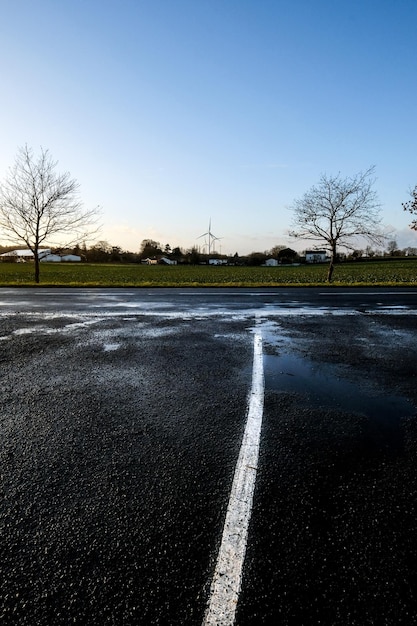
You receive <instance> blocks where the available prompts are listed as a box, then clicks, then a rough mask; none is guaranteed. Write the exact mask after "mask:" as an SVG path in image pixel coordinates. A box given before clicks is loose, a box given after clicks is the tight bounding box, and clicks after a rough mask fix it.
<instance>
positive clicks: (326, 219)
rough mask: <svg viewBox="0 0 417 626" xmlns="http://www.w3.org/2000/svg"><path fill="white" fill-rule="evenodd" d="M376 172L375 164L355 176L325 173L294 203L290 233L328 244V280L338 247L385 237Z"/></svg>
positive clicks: (349, 247)
mask: <svg viewBox="0 0 417 626" xmlns="http://www.w3.org/2000/svg"><path fill="white" fill-rule="evenodd" d="M373 173H374V167H371V168H369V169H368V170H366V171H365V172H360V173H359V174H356V175H355V176H353V177H352V178H341V176H340V174H338V175H337V176H328V175H327V174H324V175H323V176H322V177H321V178H320V180H319V183H318V185H317V186H314V187H312V188H311V189H310V190H309V191H308V192H307V193H305V194H304V196H303V197H302V198H300V199H298V200H295V202H294V205H293V210H294V219H293V228H294V230H293V231H292V232H291V233H290V234H291V236H292V237H295V238H298V239H308V240H311V241H317V242H324V243H325V245H326V248H327V249H328V250H329V252H330V264H329V269H328V273H327V280H328V282H330V281H331V280H332V276H333V271H334V265H335V263H336V260H337V251H338V247H339V246H342V247H344V248H347V249H352V247H353V245H354V242H355V240H357V238H358V237H363V238H365V239H367V240H368V241H370V242H372V243H381V242H382V241H383V240H384V239H385V237H384V235H383V233H382V230H381V226H380V224H381V218H380V205H379V204H378V202H377V196H376V193H375V191H374V190H373V184H374V180H373V179H372V178H371V177H372V175H373Z"/></svg>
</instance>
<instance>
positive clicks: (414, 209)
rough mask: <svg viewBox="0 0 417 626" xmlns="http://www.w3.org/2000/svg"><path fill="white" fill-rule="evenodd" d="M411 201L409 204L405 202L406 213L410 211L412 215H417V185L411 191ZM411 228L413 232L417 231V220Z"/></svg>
mask: <svg viewBox="0 0 417 626" xmlns="http://www.w3.org/2000/svg"><path fill="white" fill-rule="evenodd" d="M410 196H411V200H409V201H408V202H403V203H402V207H403V209H404V211H408V212H409V213H411V214H412V215H416V214H417V185H416V186H415V187H414V189H413V190H412V191H410ZM410 228H412V229H413V230H417V218H415V219H413V221H412V222H411V224H410Z"/></svg>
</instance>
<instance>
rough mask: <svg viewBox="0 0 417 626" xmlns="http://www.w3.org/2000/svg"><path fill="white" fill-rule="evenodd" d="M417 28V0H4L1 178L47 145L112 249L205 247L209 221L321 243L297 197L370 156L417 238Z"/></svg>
mask: <svg viewBox="0 0 417 626" xmlns="http://www.w3.org/2000/svg"><path fill="white" fill-rule="evenodd" d="M416 24H417V2H416V1H415V0H396V1H395V2H393V0H314V1H313V0H36V1H33V0H0V81H1V82H0V90H1V91H0V94H1V97H0V120H1V144H0V178H3V177H4V176H5V175H6V174H7V170H8V168H9V167H10V166H11V165H13V163H14V160H15V156H16V153H17V150H18V148H19V147H20V146H24V145H26V144H27V145H28V146H29V147H31V148H33V150H34V151H35V153H36V152H39V149H40V147H42V148H43V149H48V150H49V151H50V153H51V155H52V156H53V158H54V159H56V160H57V161H58V167H57V170H58V171H60V172H62V171H69V172H70V173H71V176H73V177H74V178H75V179H76V180H77V181H78V182H79V184H80V191H81V197H82V200H83V202H84V206H85V208H91V207H94V206H100V207H101V211H102V215H101V221H102V225H103V226H102V231H101V233H100V236H99V239H101V240H106V241H108V242H109V243H110V245H113V246H120V247H121V248H123V249H125V250H129V251H132V252H137V251H139V249H140V244H141V242H142V240H143V239H154V240H156V241H159V242H160V243H161V244H162V245H163V246H165V244H167V243H169V244H170V245H171V247H175V246H181V247H184V248H191V247H192V246H194V245H200V246H201V245H204V242H205V241H207V237H206V238H204V237H203V238H200V239H198V237H199V236H200V235H202V234H203V233H205V232H207V230H208V225H209V221H210V220H211V231H212V232H213V234H214V235H215V236H217V237H218V238H219V241H218V242H217V243H216V247H217V250H218V251H220V252H222V253H223V254H234V253H235V252H238V253H239V254H248V253H250V252H252V251H265V250H269V249H271V248H272V247H273V246H275V245H288V246H290V247H292V248H294V249H297V250H303V249H305V248H307V247H309V246H311V244H308V242H305V243H303V242H298V241H297V242H295V241H294V240H292V239H290V238H289V236H288V232H289V230H290V228H291V220H292V215H293V213H292V210H291V205H292V203H293V202H294V200H295V199H296V198H299V197H301V196H302V195H303V194H304V193H305V192H306V191H308V190H309V188H311V186H313V185H315V184H316V183H317V182H318V181H319V179H320V177H321V176H322V175H323V174H328V175H333V174H338V173H340V174H341V176H343V177H350V176H353V175H354V174H356V173H358V172H360V171H364V170H366V169H368V168H369V167H370V166H372V165H374V166H375V178H376V181H375V190H376V191H377V193H378V198H379V201H380V203H381V216H382V219H383V222H384V224H386V226H387V229H389V230H390V231H391V234H392V237H391V238H393V239H395V240H396V241H397V243H398V245H399V247H406V246H414V247H417V233H416V232H415V231H412V230H411V229H410V228H409V226H408V225H409V223H410V220H411V216H410V215H409V214H407V213H405V212H404V211H403V210H402V207H401V203H402V202H405V201H407V200H408V199H409V198H410V196H409V192H410V189H412V188H414V186H415V185H416V184H417V150H416V146H417V115H416V113H417V38H416V36H415V26H416ZM0 243H1V242H0Z"/></svg>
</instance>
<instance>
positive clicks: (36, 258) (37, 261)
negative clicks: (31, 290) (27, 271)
mask: <svg viewBox="0 0 417 626" xmlns="http://www.w3.org/2000/svg"><path fill="white" fill-rule="evenodd" d="M35 283H39V255H38V251H37V250H35Z"/></svg>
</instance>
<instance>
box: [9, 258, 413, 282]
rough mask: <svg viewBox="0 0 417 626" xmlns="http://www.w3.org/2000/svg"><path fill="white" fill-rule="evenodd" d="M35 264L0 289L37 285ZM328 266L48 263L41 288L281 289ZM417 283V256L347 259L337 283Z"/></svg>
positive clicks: (16, 268)
mask: <svg viewBox="0 0 417 626" xmlns="http://www.w3.org/2000/svg"><path fill="white" fill-rule="evenodd" d="M33 273H34V268H33V265H32V264H31V263H1V264H0V287H11V286H14V287H16V286H21V287H30V286H35V282H34V277H33ZM326 274H327V265H300V266H293V267H289V266H283V267H233V266H230V267H229V266H223V267H222V266H220V267H214V266H207V265H201V266H200V265H199V266H192V265H191V266H182V265H177V266H163V265H156V266H148V265H133V264H132V265H121V264H90V263H79V264H76V263H72V264H70V263H42V264H41V279H40V286H44V287H51V286H55V287H58V286H64V287H246V286H248V287H279V286H286V287H287V286H314V285H324V284H327V283H326ZM416 284H417V259H409V260H404V259H403V260H392V261H391V260H389V261H380V262H379V261H372V262H361V263H344V264H340V265H337V266H336V269H335V272H334V281H333V282H332V285H334V286H340V285H346V286H348V285H350V286H358V285H362V286H366V285H368V286H369V285H372V286H377V285H392V286H395V285H402V286H407V285H410V286H415V285H416Z"/></svg>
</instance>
